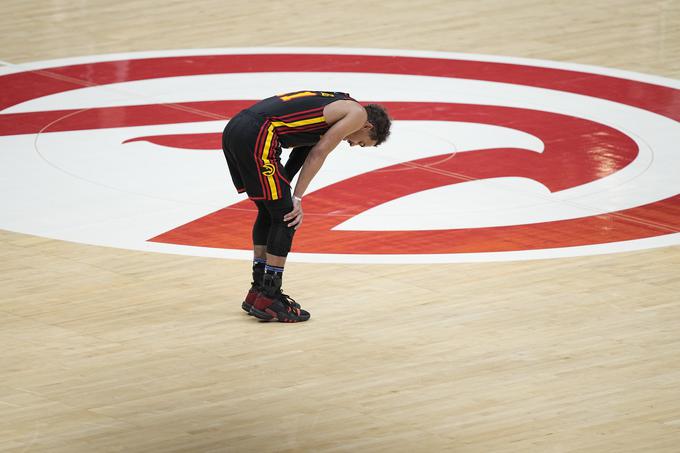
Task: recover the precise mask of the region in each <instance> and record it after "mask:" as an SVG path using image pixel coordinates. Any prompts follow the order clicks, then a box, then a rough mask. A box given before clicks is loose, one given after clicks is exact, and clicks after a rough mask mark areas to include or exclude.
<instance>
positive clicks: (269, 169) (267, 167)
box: [260, 164, 276, 176]
mask: <svg viewBox="0 0 680 453" xmlns="http://www.w3.org/2000/svg"><path fill="white" fill-rule="evenodd" d="M260 171H261V172H262V174H263V175H265V176H271V175H273V174H274V172H275V171H276V167H274V166H273V165H272V164H264V165H263V166H262V167H260Z"/></svg>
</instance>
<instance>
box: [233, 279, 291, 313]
mask: <svg viewBox="0 0 680 453" xmlns="http://www.w3.org/2000/svg"><path fill="white" fill-rule="evenodd" d="M261 291H262V288H261V287H260V285H258V284H256V283H255V282H252V283H251V286H250V289H249V290H248V294H246V299H245V300H244V301H243V303H242V304H241V308H242V309H243V311H245V312H246V313H248V314H249V315H251V316H252V313H250V307H252V306H253V304H254V303H255V299H257V296H258V295H259V294H260V292H261ZM283 295H284V296H285V297H287V298H288V299H287V300H288V302H289V303H290V304H291V305H292V306H293V307H294V308H300V304H298V303H297V302H295V301H294V300H293V299H292V298H290V297H288V296H286V295H285V294H283Z"/></svg>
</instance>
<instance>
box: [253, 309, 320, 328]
mask: <svg viewBox="0 0 680 453" xmlns="http://www.w3.org/2000/svg"><path fill="white" fill-rule="evenodd" d="M272 313H274V312H272ZM250 315H252V316H254V317H256V318H257V319H261V320H263V321H273V320H276V321H278V322H283V323H286V324H290V323H296V322H305V321H307V320H309V316H308V317H306V318H299V319H297V320H292V319H281V318H279V317H278V316H275V315H271V314H269V313H267V312H266V311H262V310H258V309H257V308H255V306H254V305H253V306H251V308H250Z"/></svg>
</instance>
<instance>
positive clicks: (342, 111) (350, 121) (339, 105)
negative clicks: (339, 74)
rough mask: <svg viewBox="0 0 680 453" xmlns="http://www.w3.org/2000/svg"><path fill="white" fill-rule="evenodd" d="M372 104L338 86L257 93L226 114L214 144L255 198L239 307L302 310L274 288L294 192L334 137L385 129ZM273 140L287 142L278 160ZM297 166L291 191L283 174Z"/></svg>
mask: <svg viewBox="0 0 680 453" xmlns="http://www.w3.org/2000/svg"><path fill="white" fill-rule="evenodd" d="M390 124H391V122H390V118H389V116H388V115H387V112H386V111H385V109H384V108H383V107H381V106H379V105H374V104H373V105H367V106H365V107H364V106H362V105H361V104H359V103H358V102H357V101H355V100H354V99H352V98H351V97H350V96H349V95H348V94H346V93H338V92H326V91H298V92H295V93H288V94H283V95H279V96H273V97H270V98H267V99H264V100H262V101H260V102H258V103H257V104H255V105H253V106H251V107H249V108H247V109H245V110H243V111H241V112H240V113H239V114H238V115H236V116H235V117H234V118H232V119H231V120H230V121H229V123H228V124H227V126H226V127H225V129H224V133H223V134H222V149H223V150H224V155H225V157H226V158H227V165H228V166H229V172H230V173H231V179H232V181H233V182H234V185H235V186H236V190H237V191H238V192H239V193H241V192H246V193H247V194H248V197H249V198H250V199H251V200H253V202H254V203H255V205H256V206H257V211H258V214H257V219H256V220H255V224H254V225H253V249H254V261H253V282H252V283H251V288H250V290H249V291H248V294H247V295H246V299H245V301H244V302H243V304H242V305H241V307H242V308H243V309H244V310H246V311H247V312H248V313H249V314H251V315H253V316H256V317H257V318H259V319H263V320H272V319H276V320H278V321H280V322H299V321H306V320H308V319H309V312H307V311H305V310H303V309H301V308H300V305H299V304H297V303H296V302H295V301H294V300H293V299H291V298H290V297H288V296H287V295H285V294H283V293H282V292H281V281H282V276H283V267H284V264H285V263H286V257H287V256H288V252H289V251H290V248H291V244H292V241H293V235H294V233H295V230H296V229H297V228H298V227H299V226H300V225H301V223H302V217H303V212H302V197H303V195H304V194H305V191H306V190H307V187H308V186H309V183H310V182H311V181H312V178H314V176H315V175H316V174H317V172H318V171H319V169H320V168H321V166H322V165H323V162H324V160H325V159H326V156H328V154H329V153H330V152H331V151H333V149H334V148H335V147H336V146H338V144H339V143H340V142H341V141H342V140H346V141H347V142H349V144H350V146H355V145H358V146H362V147H363V146H377V145H379V144H380V143H382V142H384V141H385V140H386V139H387V137H388V135H389V133H390ZM281 148H293V150H292V151H291V154H290V157H289V159H288V161H287V162H286V164H285V166H283V165H281V164H280V162H279V157H280V155H281ZM300 168H302V171H301V172H300V176H299V178H298V181H297V184H296V185H295V190H294V191H293V193H292V195H291V186H290V181H291V180H292V179H293V177H294V176H295V174H296V173H297V172H298V171H299V170H300Z"/></svg>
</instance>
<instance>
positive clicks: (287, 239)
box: [267, 218, 295, 256]
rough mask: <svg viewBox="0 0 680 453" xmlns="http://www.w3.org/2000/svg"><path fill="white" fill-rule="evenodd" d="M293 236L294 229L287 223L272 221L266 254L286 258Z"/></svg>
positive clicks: (281, 220)
mask: <svg viewBox="0 0 680 453" xmlns="http://www.w3.org/2000/svg"><path fill="white" fill-rule="evenodd" d="M294 235H295V228H294V227H289V226H288V223H287V222H284V221H283V218H281V219H280V220H278V219H272V225H271V228H270V229H269V239H268V240H267V253H271V254H272V255H276V256H288V252H290V249H291V246H292V245H293V236H294Z"/></svg>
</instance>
